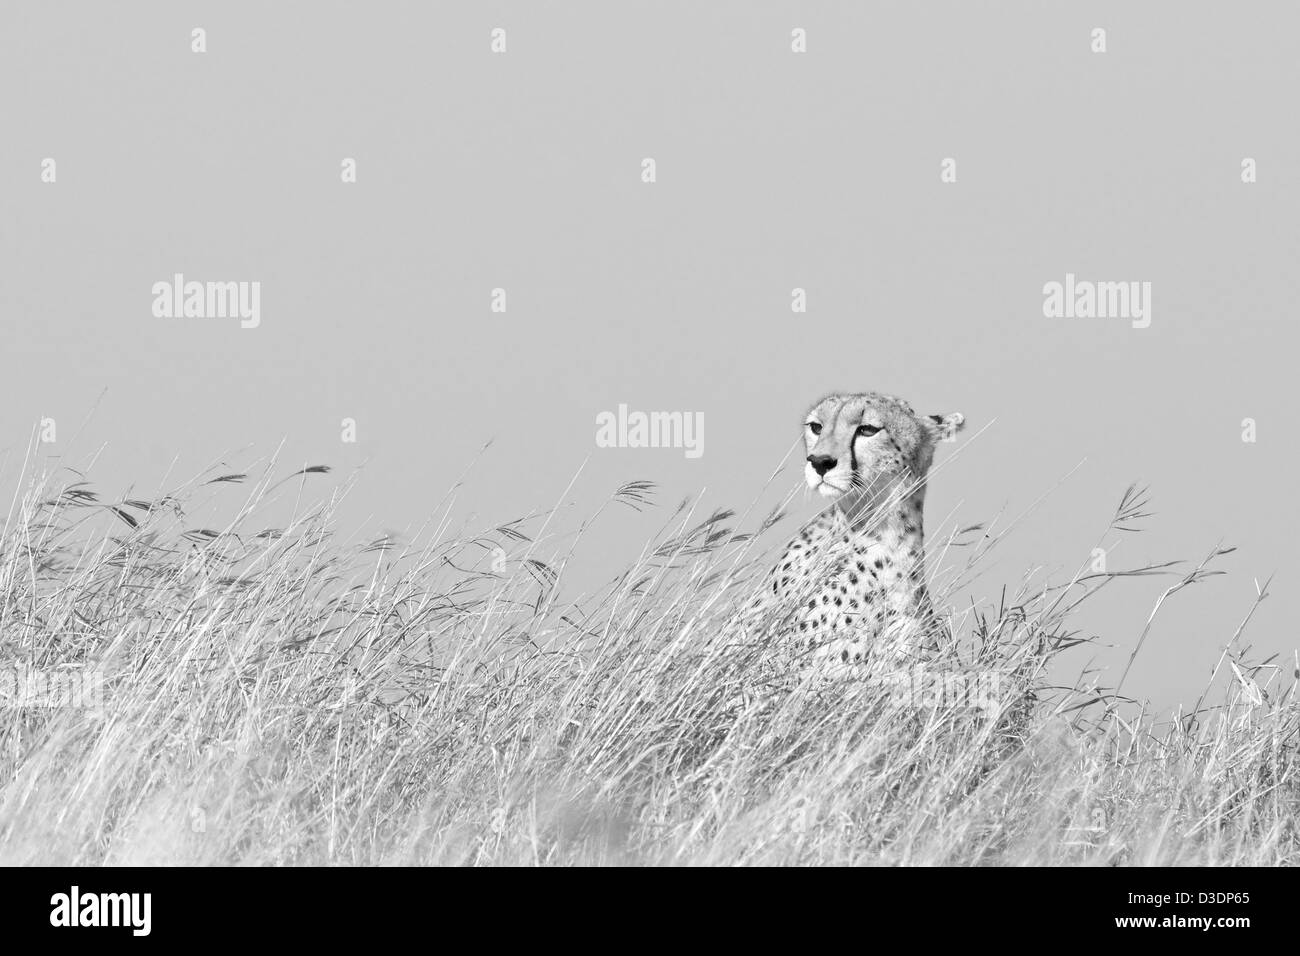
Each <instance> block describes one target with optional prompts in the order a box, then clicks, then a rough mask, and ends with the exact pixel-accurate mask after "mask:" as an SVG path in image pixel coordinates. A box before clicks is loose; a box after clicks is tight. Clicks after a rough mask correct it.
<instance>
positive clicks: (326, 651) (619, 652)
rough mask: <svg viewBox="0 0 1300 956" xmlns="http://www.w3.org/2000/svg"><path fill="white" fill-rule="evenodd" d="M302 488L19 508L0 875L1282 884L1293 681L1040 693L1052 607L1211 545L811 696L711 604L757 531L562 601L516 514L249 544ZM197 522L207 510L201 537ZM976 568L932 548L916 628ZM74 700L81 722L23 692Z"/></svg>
mask: <svg viewBox="0 0 1300 956" xmlns="http://www.w3.org/2000/svg"><path fill="white" fill-rule="evenodd" d="M323 470H324V469H306V470H305V471H303V472H299V473H297V474H295V475H291V476H289V477H288V478H287V479H281V480H280V482H278V483H276V482H273V481H272V480H271V478H270V477H269V470H268V474H266V475H262V476H261V477H258V478H253V477H250V476H248V475H220V474H218V475H214V476H210V477H207V478H205V479H202V480H196V481H194V482H191V483H190V484H188V485H186V486H185V487H183V488H180V489H178V490H177V491H175V492H174V493H172V494H170V495H166V496H163V497H161V498H158V499H154V500H148V501H146V500H126V501H115V502H106V501H101V500H100V498H99V497H98V496H97V495H96V494H95V493H94V492H93V491H92V490H91V488H90V487H89V486H88V485H87V484H85V483H84V482H82V481H81V480H79V479H77V480H70V479H71V478H76V476H68V475H67V473H63V475H58V474H56V475H54V476H53V477H46V478H42V479H40V480H35V479H33V480H32V481H31V483H30V484H29V486H28V487H27V488H26V490H25V491H24V492H23V493H22V494H21V497H20V499H18V500H16V501H15V503H14V505H13V507H12V508H11V512H10V514H9V516H8V520H7V521H6V524H5V528H4V533H3V538H2V539H0V657H2V660H3V667H4V671H5V673H6V674H8V675H9V676H10V683H9V685H8V690H7V691H6V693H7V694H8V699H7V700H5V701H3V702H0V862H3V863H6V864H27V863H49V864H100V863H104V864H132V863H163V864H172V863H175V864H381V863H382V864H409V863H416V864H525V865H534V864H574V863H578V864H589V863H591V864H617V863H638V864H640V863H648V864H737V863H744V864H863V863H867V864H1280V863H1296V862H1300V837H1298V836H1297V830H1296V818H1297V812H1298V811H1300V786H1298V784H1297V775H1296V774H1297V736H1296V731H1297V715H1298V713H1300V710H1298V709H1297V704H1296V697H1295V675H1294V673H1293V667H1292V665H1291V664H1290V662H1285V661H1284V662H1281V663H1275V662H1272V661H1265V662H1260V663H1255V664H1252V663H1250V662H1249V661H1248V660H1246V655H1244V654H1243V651H1242V646H1241V638H1242V633H1241V631H1240V630H1239V631H1238V633H1237V634H1236V635H1225V641H1224V643H1225V650H1224V654H1223V658H1222V659H1221V661H1220V667H1219V668H1218V679H1217V680H1215V681H1213V682H1212V688H1211V689H1210V690H1209V691H1208V692H1207V695H1205V696H1204V697H1203V699H1202V700H1200V701H1197V702H1196V703H1195V705H1194V706H1193V707H1192V708H1191V709H1190V710H1188V711H1186V712H1183V713H1180V714H1179V715H1177V716H1176V717H1175V719H1172V720H1164V721H1157V720H1156V719H1155V718H1154V717H1153V716H1151V715H1150V714H1149V713H1147V711H1146V709H1145V708H1143V707H1142V706H1141V705H1139V704H1137V703H1136V702H1130V701H1127V699H1125V698H1123V697H1121V696H1119V695H1118V694H1115V693H1113V692H1107V691H1105V690H1103V689H1100V688H1098V687H1095V686H1091V684H1090V683H1089V679H1086V678H1085V679H1081V680H1079V681H1076V682H1073V683H1070V682H1062V681H1061V680H1060V673H1061V670H1062V668H1061V666H1060V656H1061V655H1062V654H1064V653H1067V652H1068V651H1069V649H1070V648H1071V647H1075V646H1077V645H1078V644H1079V643H1080V642H1081V641H1082V638H1081V637H1080V636H1079V635H1078V634H1076V633H1075V631H1074V629H1073V626H1072V621H1073V620H1074V614H1075V612H1076V609H1077V608H1078V607H1079V605H1080V603H1081V602H1084V601H1086V600H1088V598H1089V596H1090V595H1092V594H1094V593H1096V591H1097V590H1098V589H1100V588H1103V587H1112V586H1123V585H1124V581H1125V579H1126V578H1131V577H1142V576H1149V575H1155V574H1163V575H1168V576H1170V577H1169V585H1170V586H1169V589H1168V591H1167V592H1166V594H1167V595H1168V596H1170V597H1172V596H1173V595H1174V594H1175V593H1176V592H1178V591H1179V590H1181V589H1182V588H1184V587H1187V586H1189V585H1191V584H1195V583H1197V582H1198V581H1199V580H1201V579H1202V578H1204V577H1205V576H1207V575H1209V574H1212V573H1215V571H1214V568H1213V562H1214V560H1215V559H1216V558H1217V557H1218V556H1219V555H1220V554H1222V553H1223V552H1222V551H1219V550H1217V549H1216V551H1215V552H1213V553H1212V554H1211V555H1210V556H1209V558H1207V559H1206V560H1205V561H1203V562H1200V563H1199V564H1196V565H1193V566H1191V567H1190V568H1183V567H1182V566H1180V565H1174V564H1171V565H1165V566H1160V567H1144V568H1134V569H1127V570H1118V571H1110V572H1092V571H1089V570H1087V569H1083V570H1081V571H1080V572H1079V573H1078V574H1076V575H1075V576H1074V577H1073V578H1072V579H1070V580H1067V581H1061V582H1058V583H1056V584H1045V585H1041V586H1037V587H1031V586H1029V585H1027V584H1022V585H1020V586H1019V587H1018V588H1016V589H1014V590H1013V591H1011V592H1003V594H1002V596H1001V598H1000V599H999V601H998V602H997V603H996V604H995V605H993V606H989V607H985V608H975V609H973V610H971V611H969V612H967V613H964V614H961V615H957V616H955V617H954V619H953V626H954V638H953V639H952V640H951V641H950V642H948V644H947V646H946V647H945V649H944V650H943V651H942V653H941V656H940V658H939V659H938V660H936V661H933V662H931V663H930V664H928V665H926V669H925V671H924V672H923V673H919V674H915V675H911V676H910V677H909V681H908V682H904V683H898V682H895V683H893V684H890V683H888V682H882V681H881V680H869V681H849V682H837V683H831V684H827V683H817V682H812V681H808V680H806V679H804V678H801V677H800V675H799V674H798V673H797V672H795V671H792V670H791V669H790V668H788V667H782V666H780V664H779V659H778V658H777V657H774V655H773V653H772V651H773V647H772V642H771V641H770V640H769V639H768V637H769V635H770V634H771V633H772V632H773V630H774V629H775V628H776V627H777V626H778V625H779V620H778V618H779V610H777V611H769V612H766V613H762V614H749V615H747V614H746V613H745V612H744V611H743V608H744V605H745V603H746V600H747V598H748V597H749V596H750V595H751V594H752V593H753V592H754V589H755V588H756V587H759V586H760V584H759V582H760V580H761V575H762V573H763V571H764V570H765V568H766V565H767V556H766V555H765V554H764V550H765V549H766V548H767V547H768V546H769V545H775V544H779V543H780V541H779V540H777V539H776V535H775V534H774V533H773V532H772V531H771V530H770V528H769V526H770V525H771V524H772V521H773V517H772V516H769V519H768V520H764V521H759V522H756V526H755V527H754V528H753V529H752V530H753V531H754V532H755V533H754V534H750V533H747V532H744V531H738V530H736V529H735V528H733V527H732V525H733V523H734V518H735V516H734V515H730V514H714V515H709V516H700V515H696V514H694V513H693V511H692V507H691V506H690V505H689V504H687V505H683V506H682V507H681V508H679V509H677V511H676V512H675V513H673V514H672V515H671V516H670V517H668V518H667V520H666V521H665V523H664V526H663V529H662V531H661V533H660V534H659V535H658V536H656V538H655V539H654V540H652V541H651V542H649V543H648V544H647V545H646V547H645V549H644V552H643V554H642V557H641V558H640V560H638V561H636V562H635V563H634V565H633V566H632V567H630V568H628V569H627V570H625V571H624V572H623V573H621V574H619V575H617V577H616V578H615V579H614V580H613V581H612V583H611V584H610V585H609V586H608V587H607V588H606V589H605V590H603V591H601V592H600V593H597V594H593V595H589V596H587V597H585V598H582V599H580V600H576V601H574V600H568V599H564V598H562V595H563V593H564V588H563V587H562V584H563V580H564V567H565V563H566V561H567V559H568V556H569V555H570V554H572V553H573V552H574V549H577V548H581V547H583V546H584V545H583V541H582V534H581V532H580V533H579V534H578V535H577V536H576V537H574V538H568V539H563V540H561V539H556V538H554V537H553V536H552V535H551V533H550V531H549V530H548V526H547V520H548V519H547V516H546V515H536V516H533V517H531V518H529V519H526V520H525V519H521V520H519V521H514V522H510V523H508V524H503V525H500V526H498V527H496V528H490V529H487V530H486V531H484V532H483V533H481V534H477V535H472V536H470V535H456V534H452V533H451V531H450V529H449V528H448V526H447V525H446V524H445V522H444V523H440V524H438V525H437V526H435V527H434V528H432V529H430V531H429V533H428V534H427V535H426V536H425V537H427V538H428V540H427V541H426V542H425V543H424V544H421V545H418V546H417V545H411V544H402V543H399V542H398V541H396V540H391V539H384V540H379V541H374V542H369V543H364V544H349V543H347V542H340V541H336V540H335V534H334V532H333V531H332V529H331V516H332V513H333V508H334V506H335V504H336V502H337V496H336V495H334V496H327V497H326V498H325V500H324V501H323V503H322V504H320V505H318V506H315V507H311V508H302V507H301V506H300V505H298V504H295V505H294V507H295V509H296V514H295V516H294V517H293V518H292V519H291V520H288V521H286V522H283V523H282V525H281V526H268V525H267V524H265V523H264V519H263V518H262V515H263V514H264V513H266V511H267V508H268V503H270V502H273V501H279V502H280V503H281V504H283V503H284V501H285V500H286V498H287V499H293V500H294V501H301V500H305V499H311V498H312V497H313V496H314V495H319V494H321V492H319V491H317V490H315V489H317V488H318V487H321V485H318V484H316V483H325V482H328V481H330V480H331V479H327V478H322V477H320V476H319V475H317V474H315V473H316V472H320V471H323ZM651 493H652V489H651V488H650V486H649V485H647V484H645V483H640V482H637V483H632V484H629V485H627V486H625V487H623V488H621V489H619V490H618V492H617V493H616V494H615V495H614V496H613V497H612V498H611V499H610V502H609V503H608V504H609V505H610V506H616V507H618V506H631V507H636V508H644V507H650V506H651V503H650V497H651ZM214 495H215V496H221V495H225V496H228V498H229V502H230V507H231V510H232V514H233V517H232V518H231V519H230V520H229V522H228V523H227V524H225V525H223V526H222V527H217V528H210V527H203V526H201V523H200V522H198V521H197V520H196V519H195V518H194V517H193V515H194V513H195V511H196V509H197V508H198V507H199V506H200V505H206V504H207V503H208V499H209V498H211V497H212V496H214ZM1143 504H1144V502H1143V501H1142V498H1141V496H1140V495H1139V494H1137V493H1134V492H1132V491H1130V493H1128V494H1126V495H1125V496H1124V499H1123V501H1122V502H1121V505H1120V507H1119V509H1118V512H1117V514H1116V520H1115V522H1114V525H1113V527H1114V528H1117V529H1125V528H1131V527H1133V525H1134V523H1135V522H1137V521H1139V520H1140V519H1141V518H1142V517H1143V512H1142V508H1143ZM592 520H599V514H598V515H596V516H594V517H593V519H592ZM768 539H772V540H768ZM997 540H998V539H997V538H996V537H992V536H986V535H984V534H982V533H980V532H978V531H977V530H976V529H966V531H965V532H962V533H953V534H950V535H949V536H948V537H947V538H946V539H945V540H941V541H939V542H937V543H936V542H932V543H931V553H932V556H933V559H934V562H935V563H936V564H938V565H941V566H942V567H943V569H944V571H943V573H941V574H939V575H938V576H937V579H936V582H935V584H934V585H932V586H933V587H934V589H935V590H936V592H937V595H936V596H937V597H938V599H939V601H940V602H942V600H943V593H944V591H945V590H947V591H949V592H951V590H952V589H954V588H957V587H960V586H961V584H962V582H963V581H965V580H968V579H969V576H970V575H971V574H974V573H978V571H979V569H980V568H981V562H982V560H983V556H984V555H985V554H986V553H987V551H988V549H989V548H990V547H991V546H993V545H995V544H996V542H997ZM557 542H559V543H557ZM1262 596H1263V595H1262V594H1261V598H1262ZM1250 610H1251V609H1246V611H1247V613H1246V614H1245V615H1244V616H1245V617H1247V618H1248V616H1249V611H1250ZM1148 626H1149V623H1148ZM1144 633H1145V631H1144ZM73 671H76V672H78V673H83V674H85V673H89V674H93V675H99V676H101V677H102V696H103V701H102V706H101V707H87V706H68V705H66V702H65V704H64V705H63V706H49V705H50V704H51V703H53V701H51V700H48V699H47V700H35V699H33V698H32V697H31V695H30V694H28V696H27V697H26V698H24V697H23V696H22V688H23V687H24V686H26V687H27V688H28V690H30V688H31V686H34V685H24V684H22V683H21V680H24V679H26V677H25V676H24V675H31V674H34V673H35V674H45V675H49V674H51V673H56V672H59V673H63V672H68V673H70V672H73ZM936 675H937V676H936ZM887 676H888V675H887ZM893 676H894V677H897V675H893ZM943 681H947V682H948V683H947V684H943V683H942V682H943ZM972 686H974V687H978V688H979V695H980V699H979V701H978V702H977V703H972V698H971V696H970V695H969V694H967V695H965V696H963V694H962V693H961V692H960V691H961V688H967V689H969V688H970V687H972ZM936 688H938V690H937V689H936ZM944 688H947V690H944ZM954 688H955V691H954ZM83 703H84V702H83Z"/></svg>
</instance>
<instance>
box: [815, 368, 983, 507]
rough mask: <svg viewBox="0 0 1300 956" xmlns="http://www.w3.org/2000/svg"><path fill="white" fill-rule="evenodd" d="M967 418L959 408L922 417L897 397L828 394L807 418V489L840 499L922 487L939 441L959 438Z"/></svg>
mask: <svg viewBox="0 0 1300 956" xmlns="http://www.w3.org/2000/svg"><path fill="white" fill-rule="evenodd" d="M965 422H966V419H965V417H964V416H963V415H961V414H959V413H956V412H954V413H953V414H951V415H925V416H918V415H917V414H916V413H915V412H913V411H912V406H910V405H908V404H907V402H905V401H903V400H902V399H899V398H894V397H893V396H892V395H881V394H878V393H876V392H866V393H863V394H859V395H828V396H826V397H825V398H823V399H822V400H821V401H819V402H818V403H817V404H816V405H814V406H813V407H812V409H811V410H810V411H809V412H808V414H807V416H805V417H804V443H805V445H806V446H807V449H808V462H807V466H806V468H805V469H804V473H805V476H806V477H807V479H808V487H809V488H811V489H813V490H814V491H816V492H817V493H818V494H821V495H823V496H825V497H827V498H840V497H841V496H843V495H846V494H849V493H865V494H868V495H870V496H873V497H874V496H876V495H878V494H880V493H882V492H886V491H890V490H894V489H902V490H904V491H906V489H907V487H908V486H919V485H920V483H921V482H922V480H923V479H924V478H925V476H926V473H927V472H928V471H929V470H930V462H931V461H932V460H933V458H934V446H935V443H936V442H940V441H945V440H948V439H950V438H952V437H953V436H955V435H956V434H957V432H958V431H960V430H961V428H962V426H963V425H964V424H965Z"/></svg>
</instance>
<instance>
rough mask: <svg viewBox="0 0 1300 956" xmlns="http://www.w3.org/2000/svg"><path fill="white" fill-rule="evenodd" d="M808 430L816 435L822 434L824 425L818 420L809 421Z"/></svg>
mask: <svg viewBox="0 0 1300 956" xmlns="http://www.w3.org/2000/svg"><path fill="white" fill-rule="evenodd" d="M808 430H809V431H810V432H812V433H813V434H814V435H820V434H821V433H822V426H821V425H820V424H819V423H818V422H809V423H808Z"/></svg>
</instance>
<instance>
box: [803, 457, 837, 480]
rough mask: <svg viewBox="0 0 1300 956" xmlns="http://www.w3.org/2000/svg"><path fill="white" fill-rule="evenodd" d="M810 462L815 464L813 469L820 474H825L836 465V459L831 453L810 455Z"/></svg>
mask: <svg viewBox="0 0 1300 956" xmlns="http://www.w3.org/2000/svg"><path fill="white" fill-rule="evenodd" d="M808 464H810V465H812V466H813V471H815V472H817V474H819V475H824V474H826V472H828V471H830V470H831V469H832V468H834V467H835V459H834V458H832V457H831V456H830V455H809V456H808Z"/></svg>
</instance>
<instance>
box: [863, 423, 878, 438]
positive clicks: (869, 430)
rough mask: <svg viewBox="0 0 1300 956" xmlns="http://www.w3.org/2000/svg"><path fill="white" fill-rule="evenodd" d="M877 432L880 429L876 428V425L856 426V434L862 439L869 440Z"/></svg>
mask: <svg viewBox="0 0 1300 956" xmlns="http://www.w3.org/2000/svg"><path fill="white" fill-rule="evenodd" d="M878 431H880V428H879V427H877V426H876V425H859V426H858V434H859V435H861V436H862V437H863V438H870V437H871V436H872V435H874V434H875V433H876V432H878Z"/></svg>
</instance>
